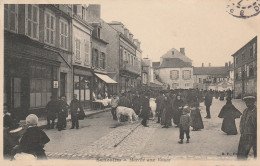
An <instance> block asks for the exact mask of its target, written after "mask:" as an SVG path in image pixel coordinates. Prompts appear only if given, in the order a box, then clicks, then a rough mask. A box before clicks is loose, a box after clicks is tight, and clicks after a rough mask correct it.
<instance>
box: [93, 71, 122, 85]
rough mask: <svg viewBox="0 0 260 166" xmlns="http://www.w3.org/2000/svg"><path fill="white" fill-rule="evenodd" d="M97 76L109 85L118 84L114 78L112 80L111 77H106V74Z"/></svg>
mask: <svg viewBox="0 0 260 166" xmlns="http://www.w3.org/2000/svg"><path fill="white" fill-rule="evenodd" d="M95 75H96V76H98V78H100V79H101V80H103V81H104V82H105V83H107V84H117V82H116V81H114V80H113V79H112V78H110V77H109V76H107V75H104V74H98V73H95Z"/></svg>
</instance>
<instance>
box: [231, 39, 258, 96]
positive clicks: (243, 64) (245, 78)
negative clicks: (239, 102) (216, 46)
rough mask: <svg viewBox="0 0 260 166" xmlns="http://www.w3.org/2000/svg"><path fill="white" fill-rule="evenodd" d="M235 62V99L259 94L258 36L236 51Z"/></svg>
mask: <svg viewBox="0 0 260 166" xmlns="http://www.w3.org/2000/svg"><path fill="white" fill-rule="evenodd" d="M232 56H233V60H234V92H233V93H234V94H233V95H234V97H235V98H241V97H243V96H245V95H247V94H251V95H256V93H257V36H256V37H254V38H253V39H252V40H251V41H249V42H248V43H247V44H245V45H244V46H243V47H242V48H240V49H239V50H238V51H236V52H235V53H234V54H233V55H232Z"/></svg>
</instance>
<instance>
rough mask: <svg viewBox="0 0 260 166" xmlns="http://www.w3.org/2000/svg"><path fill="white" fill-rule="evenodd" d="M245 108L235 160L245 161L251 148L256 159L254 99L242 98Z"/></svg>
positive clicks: (255, 110)
mask: <svg viewBox="0 0 260 166" xmlns="http://www.w3.org/2000/svg"><path fill="white" fill-rule="evenodd" d="M244 101H245V103H246V106H247V108H246V109H245V110H244V112H243V114H242V117H241V121H240V134H241V136H240V140H239V145H238V152H237V159H238V160H246V159H247V157H248V153H249V152H250V149H251V148H252V147H253V151H254V157H255V158H256V157H257V108H256V106H255V101H256V99H255V97H254V96H246V97H244Z"/></svg>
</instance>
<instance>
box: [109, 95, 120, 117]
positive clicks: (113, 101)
mask: <svg viewBox="0 0 260 166" xmlns="http://www.w3.org/2000/svg"><path fill="white" fill-rule="evenodd" d="M118 102H119V99H118V97H117V95H116V94H114V95H113V97H112V99H111V107H112V109H111V114H112V116H113V119H114V120H117V117H116V108H117V106H118Z"/></svg>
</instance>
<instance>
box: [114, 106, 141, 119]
mask: <svg viewBox="0 0 260 166" xmlns="http://www.w3.org/2000/svg"><path fill="white" fill-rule="evenodd" d="M121 115H124V116H128V117H129V120H130V122H131V123H133V120H138V116H137V115H136V113H135V111H134V110H133V109H132V108H128V107H122V106H118V107H117V109H116V116H117V121H118V123H120V116H121Z"/></svg>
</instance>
